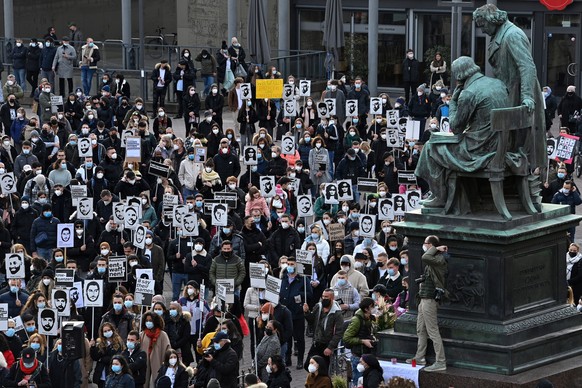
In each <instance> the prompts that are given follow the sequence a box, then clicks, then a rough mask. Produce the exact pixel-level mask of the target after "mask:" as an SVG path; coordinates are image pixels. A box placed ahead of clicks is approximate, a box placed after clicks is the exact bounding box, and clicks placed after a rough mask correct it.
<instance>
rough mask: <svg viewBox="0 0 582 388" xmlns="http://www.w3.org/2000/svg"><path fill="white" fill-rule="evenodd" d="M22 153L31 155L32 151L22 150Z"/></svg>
mask: <svg viewBox="0 0 582 388" xmlns="http://www.w3.org/2000/svg"><path fill="white" fill-rule="evenodd" d="M22 153H23V154H24V155H28V154H30V150H26V149H23V150H22Z"/></svg>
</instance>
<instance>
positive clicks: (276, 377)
mask: <svg viewBox="0 0 582 388" xmlns="http://www.w3.org/2000/svg"><path fill="white" fill-rule="evenodd" d="M291 381H293V377H291V372H290V371H289V369H287V368H285V370H281V371H277V372H276V373H271V374H270V375H269V380H268V381H267V386H268V387H269V388H291Z"/></svg>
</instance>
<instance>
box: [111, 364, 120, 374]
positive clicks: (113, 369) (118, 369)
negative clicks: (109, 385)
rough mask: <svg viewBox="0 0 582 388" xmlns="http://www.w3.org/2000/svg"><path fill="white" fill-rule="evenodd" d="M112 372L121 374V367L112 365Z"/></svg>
mask: <svg viewBox="0 0 582 388" xmlns="http://www.w3.org/2000/svg"><path fill="white" fill-rule="evenodd" d="M111 371H112V372H113V373H119V372H121V365H111Z"/></svg>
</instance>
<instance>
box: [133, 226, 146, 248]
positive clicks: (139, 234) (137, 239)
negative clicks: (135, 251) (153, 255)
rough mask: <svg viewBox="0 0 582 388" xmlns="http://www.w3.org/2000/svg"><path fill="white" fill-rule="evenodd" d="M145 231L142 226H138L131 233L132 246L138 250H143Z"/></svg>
mask: <svg viewBox="0 0 582 388" xmlns="http://www.w3.org/2000/svg"><path fill="white" fill-rule="evenodd" d="M146 232H147V229H146V227H145V226H143V225H138V226H137V227H136V229H135V232H134V233H133V246H134V247H136V248H139V249H144V248H145V236H146Z"/></svg>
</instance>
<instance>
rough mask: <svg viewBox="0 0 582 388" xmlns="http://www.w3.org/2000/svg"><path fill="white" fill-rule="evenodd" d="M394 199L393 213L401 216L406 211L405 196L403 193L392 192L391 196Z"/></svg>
mask: <svg viewBox="0 0 582 388" xmlns="http://www.w3.org/2000/svg"><path fill="white" fill-rule="evenodd" d="M392 199H393V200H394V203H393V205H394V215H395V216H403V215H404V213H405V212H406V197H405V195H404V194H394V195H393V196H392Z"/></svg>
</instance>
